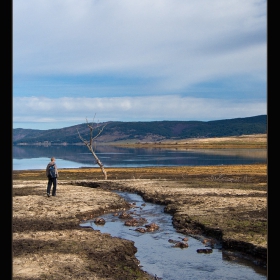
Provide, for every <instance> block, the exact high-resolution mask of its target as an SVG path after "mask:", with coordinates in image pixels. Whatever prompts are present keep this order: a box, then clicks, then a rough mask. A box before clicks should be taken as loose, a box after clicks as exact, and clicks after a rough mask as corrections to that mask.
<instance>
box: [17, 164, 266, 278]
mask: <svg viewBox="0 0 280 280" xmlns="http://www.w3.org/2000/svg"><path fill="white" fill-rule="evenodd" d="M107 173H108V180H103V178H102V173H101V171H100V169H98V168H81V169H63V170H60V173H59V174H60V176H59V180H58V189H57V196H56V197H50V198H48V197H47V196H46V183H47V181H46V178H45V174H44V171H42V170H35V171H13V221H12V222H13V235H12V236H13V244H12V245H13V249H12V250H13V252H12V253H13V279H16V280H23V279H40V280H41V279H54V280H60V279H96V280H97V279H98V280H99V279H100V280H101V279H107V280H108V279H118V280H119V279H127V280H132V279H153V277H152V275H148V274H147V273H146V272H144V271H142V270H141V266H139V262H138V260H137V259H136V258H135V253H136V248H135V247H134V244H133V242H132V241H129V240H124V239H120V238H115V237H112V236H111V235H109V234H102V233H100V232H99V231H97V230H93V229H91V228H82V227H80V226H79V223H80V222H81V221H83V220H87V219H94V218H95V217H96V218H97V217H98V216H99V215H101V214H103V213H105V212H114V213H115V212H116V213H120V212H122V211H126V210H128V209H129V208H130V207H131V205H129V204H128V203H127V202H126V201H124V200H123V198H121V197H119V196H118V195H117V194H115V193H113V192H112V191H111V190H116V189H118V190H123V191H129V192H137V193H138V194H140V195H142V196H143V198H144V200H146V201H150V202H154V203H160V204H163V205H165V210H166V212H169V213H172V214H173V224H174V227H175V228H176V229H177V230H178V231H180V232H182V233H184V234H186V236H187V235H192V236H200V237H201V236H206V237H209V238H210V239H211V240H213V242H215V240H219V241H221V242H222V244H223V249H224V250H228V251H231V252H234V255H233V256H234V257H236V256H239V257H245V258H248V259H251V260H252V261H254V262H255V263H258V264H259V265H261V266H265V265H266V260H267V166H266V165H265V164H255V165H240V166H211V167H207V166H205V167H176V168H160V167H157V168H108V169H107Z"/></svg>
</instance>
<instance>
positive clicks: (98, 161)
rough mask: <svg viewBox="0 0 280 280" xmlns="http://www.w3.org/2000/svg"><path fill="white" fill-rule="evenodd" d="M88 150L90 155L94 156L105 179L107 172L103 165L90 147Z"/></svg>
mask: <svg viewBox="0 0 280 280" xmlns="http://www.w3.org/2000/svg"><path fill="white" fill-rule="evenodd" d="M90 151H91V153H92V155H93V156H94V158H95V160H96V163H97V164H98V165H99V166H100V168H101V170H102V173H103V175H104V179H105V180H107V172H106V170H105V168H104V167H103V164H102V162H101V161H100V160H99V158H98V157H97V155H96V154H95V152H94V151H93V150H92V148H90Z"/></svg>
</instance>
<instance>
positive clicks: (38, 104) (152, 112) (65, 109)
mask: <svg viewBox="0 0 280 280" xmlns="http://www.w3.org/2000/svg"><path fill="white" fill-rule="evenodd" d="M13 110H14V113H13V115H14V122H15V123H20V122H34V123H36V122H53V123H59V122H72V123H73V122H74V123H76V124H79V123H84V122H85V120H86V118H88V119H91V118H94V116H95V115H96V118H97V119H98V120H100V121H101V122H106V121H139V120H140V119H141V120H142V121H152V120H204V121H209V120H219V119H230V118H239V117H251V116H255V115H262V114H266V103H264V102H258V101H255V102H251V101H250V102H248V103H240V102H239V101H236V102H232V101H230V102H229V101H224V100H222V99H216V100H214V99H212V100H211V99H206V98H188V97H180V96H173V95H172V96H150V97H134V98H132V97H115V98H58V99H48V98H37V97H29V98H27V97H25V98H19V97H16V98H14V104H13Z"/></svg>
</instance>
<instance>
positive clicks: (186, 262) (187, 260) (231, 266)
mask: <svg viewBox="0 0 280 280" xmlns="http://www.w3.org/2000/svg"><path fill="white" fill-rule="evenodd" d="M116 193H117V194H119V195H120V196H122V197H123V198H124V199H125V200H126V201H127V202H129V203H132V204H133V205H134V208H132V209H130V210H128V211H127V212H129V213H131V215H132V217H133V218H134V217H137V218H138V219H139V217H141V218H145V219H146V220H147V222H146V223H145V224H151V223H155V224H157V225H158V226H159V229H157V230H155V231H151V232H145V233H141V232H139V231H136V230H135V229H136V228H144V225H142V226H126V225H124V223H125V221H126V220H125V219H121V218H120V217H119V216H115V215H114V214H113V213H110V214H105V215H102V216H99V217H98V218H103V219H104V220H105V221H106V223H105V224H104V225H97V224H95V223H94V220H88V221H85V222H82V223H81V224H80V226H82V227H83V226H85V227H92V228H93V229H94V230H99V231H100V232H102V233H109V234H111V236H114V237H119V238H123V239H128V240H131V241H134V246H135V247H136V248H137V252H136V254H135V255H136V257H137V259H138V260H139V261H140V267H141V269H142V270H144V271H146V272H148V273H149V274H151V275H154V276H157V278H158V279H162V280H188V279H195V280H197V279H200V280H204V279H205V280H206V279H207V280H219V279H223V280H224V279H227V280H230V279H236V280H246V279H248V280H252V279H254V280H259V279H260V280H261V279H267V271H266V268H262V267H259V266H257V265H254V264H252V262H249V261H247V260H244V259H242V260H240V259H236V258H231V260H229V256H228V255H227V253H226V252H224V251H222V250H221V246H220V245H218V244H216V245H214V247H212V248H210V247H207V245H205V244H203V243H202V242H201V241H200V240H199V239H197V238H193V237H191V236H186V235H184V234H181V233H178V232H177V231H176V230H175V228H174V227H173V225H172V216H171V215H170V214H167V213H164V206H163V205H157V204H153V203H148V202H145V201H144V200H143V199H142V197H141V196H140V195H137V194H133V193H126V192H120V191H116ZM185 237H187V238H188V240H187V241H185V242H183V241H182V240H183V239H184V238H185ZM176 242H183V243H187V244H188V247H186V248H180V247H175V246H174V245H175V243H176ZM207 248H208V249H212V253H198V252H197V250H198V249H207Z"/></svg>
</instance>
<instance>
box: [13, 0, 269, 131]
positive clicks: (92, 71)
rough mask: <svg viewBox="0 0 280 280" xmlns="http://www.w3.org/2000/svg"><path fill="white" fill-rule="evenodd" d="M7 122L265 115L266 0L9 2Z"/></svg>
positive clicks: (44, 124) (36, 124)
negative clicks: (9, 109)
mask: <svg viewBox="0 0 280 280" xmlns="http://www.w3.org/2000/svg"><path fill="white" fill-rule="evenodd" d="M12 19H13V20H12V24H13V32H12V33H13V34H12V38H13V47H12V49H13V57H12V60H13V62H12V67H13V75H12V86H13V89H12V96H13V104H12V111H13V128H30V129H40V130H46V129H56V128H63V127H68V126H73V125H77V124H81V123H85V122H86V121H87V120H88V121H89V122H96V123H102V122H107V121H124V122H130V121H133V122H138V121H163V120H179V121H193V120H196V121H212V120H222V119H233V118H244V117H251V116H257V115H264V114H267V1H262V0H246V1H243V0H226V1H221V0H211V1H209V0H59V1H57V0H13V15H12Z"/></svg>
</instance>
